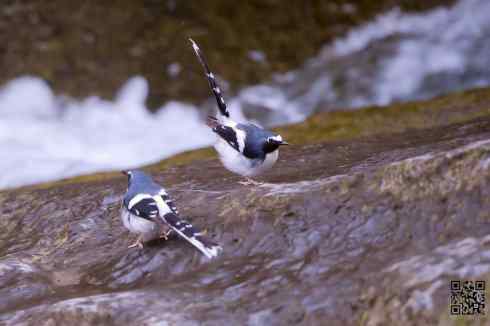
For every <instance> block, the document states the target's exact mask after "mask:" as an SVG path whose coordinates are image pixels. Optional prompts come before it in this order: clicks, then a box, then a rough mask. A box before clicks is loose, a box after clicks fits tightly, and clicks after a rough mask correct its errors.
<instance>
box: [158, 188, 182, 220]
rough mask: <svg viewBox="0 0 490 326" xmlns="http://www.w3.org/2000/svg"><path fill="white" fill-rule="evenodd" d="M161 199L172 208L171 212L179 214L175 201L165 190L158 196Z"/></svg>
mask: <svg viewBox="0 0 490 326" xmlns="http://www.w3.org/2000/svg"><path fill="white" fill-rule="evenodd" d="M158 195H159V196H160V197H162V199H163V201H164V202H165V204H167V206H168V207H169V208H170V210H171V211H172V212H173V213H175V214H179V210H178V209H177V206H176V205H175V203H174V201H173V200H172V199H171V198H170V196H169V195H168V194H167V193H166V192H165V191H164V190H163V191H161V192H160V193H159V194H158Z"/></svg>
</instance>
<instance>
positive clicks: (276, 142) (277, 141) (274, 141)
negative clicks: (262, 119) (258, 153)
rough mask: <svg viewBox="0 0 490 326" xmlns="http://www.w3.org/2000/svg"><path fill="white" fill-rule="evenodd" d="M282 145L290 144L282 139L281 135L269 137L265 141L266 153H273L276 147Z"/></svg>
mask: <svg viewBox="0 0 490 326" xmlns="http://www.w3.org/2000/svg"><path fill="white" fill-rule="evenodd" d="M281 145H289V144H288V143H287V142H285V141H284V140H282V137H281V135H274V136H270V137H267V139H266V140H265V142H264V147H263V149H264V152H266V153H272V152H274V151H275V150H276V149H278V148H279V146H281Z"/></svg>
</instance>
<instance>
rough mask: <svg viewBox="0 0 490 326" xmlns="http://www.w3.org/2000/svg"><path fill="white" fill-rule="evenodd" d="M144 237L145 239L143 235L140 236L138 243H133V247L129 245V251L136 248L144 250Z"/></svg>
mask: <svg viewBox="0 0 490 326" xmlns="http://www.w3.org/2000/svg"><path fill="white" fill-rule="evenodd" d="M142 237H143V236H142V235H140V236H139V237H138V239H136V242H135V243H133V244H131V245H129V246H128V249H130V248H134V247H138V248H140V249H143V242H141V238H142Z"/></svg>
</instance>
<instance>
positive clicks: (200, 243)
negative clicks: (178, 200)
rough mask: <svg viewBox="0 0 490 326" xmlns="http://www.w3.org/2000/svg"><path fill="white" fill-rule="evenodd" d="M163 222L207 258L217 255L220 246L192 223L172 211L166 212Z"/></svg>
mask: <svg viewBox="0 0 490 326" xmlns="http://www.w3.org/2000/svg"><path fill="white" fill-rule="evenodd" d="M164 219H165V222H167V224H168V225H169V226H170V228H172V230H174V231H175V232H177V234H178V235H180V236H181V237H182V238H184V239H186V240H187V241H188V242H190V243H191V244H192V245H193V246H194V247H196V248H197V249H198V250H199V251H200V252H202V253H203V255H205V256H206V257H208V258H213V257H216V256H218V254H219V252H220V251H221V250H222V248H221V247H220V246H219V245H218V244H217V243H215V242H214V241H212V240H211V239H209V238H208V237H206V236H204V235H203V234H202V233H201V232H199V231H198V230H197V229H196V228H195V227H194V226H192V224H190V223H189V222H187V221H184V220H182V219H181V218H179V217H178V216H177V215H176V214H174V213H168V214H166V215H165V216H164Z"/></svg>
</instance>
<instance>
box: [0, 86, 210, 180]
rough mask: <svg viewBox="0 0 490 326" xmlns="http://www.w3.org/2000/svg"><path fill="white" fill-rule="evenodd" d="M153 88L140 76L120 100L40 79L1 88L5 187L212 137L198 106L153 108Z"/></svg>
mask: <svg viewBox="0 0 490 326" xmlns="http://www.w3.org/2000/svg"><path fill="white" fill-rule="evenodd" d="M147 93H148V85H147V82H146V80H145V79H143V78H141V77H135V78H132V79H130V80H129V81H128V82H127V84H126V85H124V87H123V88H122V89H121V90H120V92H119V94H118V96H117V97H116V99H115V100H114V101H106V100H103V99H100V98H98V97H90V98H87V99H85V100H83V101H82V102H77V101H74V100H70V99H65V98H61V97H56V96H54V95H53V93H52V91H51V89H50V88H49V87H48V85H47V84H46V83H45V82H43V81H42V80H40V79H38V78H33V77H23V78H19V79H16V80H13V81H12V82H10V83H9V84H8V85H6V86H5V87H4V88H3V89H2V91H1V92H0V112H1V113H2V119H1V120H0V152H1V153H2V159H1V160H0V170H1V171H2V174H1V175H0V188H5V187H12V186H18V185H25V184H30V183H34V182H40V181H47V180H55V179H61V178H64V177H68V176H74V175H78V174H83V173H90V172H94V171H106V170H114V169H124V168H129V167H135V166H140V165H142V164H147V163H151V162H155V161H158V160H160V159H161V158H163V157H167V156H170V155H172V154H175V153H178V152H181V151H183V150H187V149H193V148H198V147H202V146H206V145H209V144H210V143H211V142H212V140H213V139H214V138H213V137H214V136H213V135H212V133H211V132H210V131H209V130H208V128H207V127H206V126H205V125H204V124H203V123H202V122H201V121H200V118H199V114H198V112H197V111H196V108H195V107H192V106H190V105H186V104H184V103H177V102H169V103H167V104H166V105H164V106H163V107H162V108H160V109H159V110H158V112H156V113H155V114H151V113H149V111H148V110H147V109H146V107H145V105H144V101H145V99H146V96H147Z"/></svg>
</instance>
